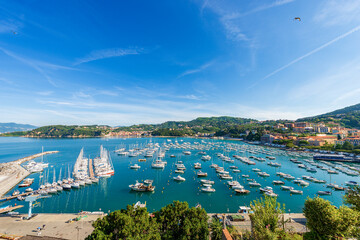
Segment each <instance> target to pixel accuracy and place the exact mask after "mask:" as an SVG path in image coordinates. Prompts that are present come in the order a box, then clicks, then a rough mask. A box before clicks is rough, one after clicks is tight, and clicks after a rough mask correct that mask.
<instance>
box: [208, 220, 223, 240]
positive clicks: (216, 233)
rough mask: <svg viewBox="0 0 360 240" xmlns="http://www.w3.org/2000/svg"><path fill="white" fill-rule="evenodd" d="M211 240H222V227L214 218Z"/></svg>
mask: <svg viewBox="0 0 360 240" xmlns="http://www.w3.org/2000/svg"><path fill="white" fill-rule="evenodd" d="M210 227H211V239H212V240H221V238H222V230H223V228H222V225H221V223H220V221H219V220H218V219H215V218H213V219H212V221H211V225H210Z"/></svg>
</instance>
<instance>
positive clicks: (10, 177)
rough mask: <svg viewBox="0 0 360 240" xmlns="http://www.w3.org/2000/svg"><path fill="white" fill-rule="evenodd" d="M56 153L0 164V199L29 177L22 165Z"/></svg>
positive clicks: (35, 155) (36, 155)
mask: <svg viewBox="0 0 360 240" xmlns="http://www.w3.org/2000/svg"><path fill="white" fill-rule="evenodd" d="M58 152H59V151H48V152H43V153H37V154H34V155H31V156H28V157H24V158H20V159H18V160H15V161H12V162H7V163H1V164H0V197H2V196H4V195H5V194H6V193H7V192H9V191H10V190H11V189H12V188H14V187H15V186H16V185H17V184H19V183H20V182H21V181H22V180H23V179H24V178H26V177H27V176H29V175H30V172H28V171H27V170H26V169H25V168H23V167H22V166H21V164H22V163H24V162H27V161H30V160H32V159H35V158H38V157H41V156H44V155H47V154H53V153H58Z"/></svg>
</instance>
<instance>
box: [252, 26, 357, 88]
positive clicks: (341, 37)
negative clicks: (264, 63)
mask: <svg viewBox="0 0 360 240" xmlns="http://www.w3.org/2000/svg"><path fill="white" fill-rule="evenodd" d="M359 30H360V25H359V26H357V27H354V28H353V29H351V30H350V31H348V32H346V33H344V34H342V35H340V36H338V37H336V38H334V39H332V40H331V41H329V42H327V43H325V44H323V45H321V46H320V47H317V48H315V49H314V50H312V51H310V52H308V53H306V54H305V55H302V56H301V57H298V58H296V59H294V60H292V61H291V62H289V63H287V64H285V65H284V66H282V67H280V68H278V69H276V70H275V71H273V72H271V73H269V74H268V75H266V76H265V77H264V78H262V79H260V80H258V81H256V82H254V83H253V84H252V85H251V86H250V87H249V88H252V87H254V86H256V85H257V84H258V83H259V82H260V81H263V80H265V79H268V78H270V77H272V76H274V75H275V74H277V73H279V72H281V71H283V70H285V69H286V68H288V67H290V66H292V65H294V64H295V63H297V62H299V61H301V60H303V59H305V58H307V57H310V56H311V55H313V54H315V53H317V52H319V51H321V50H323V49H324V48H326V47H328V46H330V45H332V44H334V43H336V42H337V41H339V40H341V39H343V38H346V37H347V36H349V35H351V34H353V33H355V32H357V31H359Z"/></svg>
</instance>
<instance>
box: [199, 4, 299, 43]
mask: <svg viewBox="0 0 360 240" xmlns="http://www.w3.org/2000/svg"><path fill="white" fill-rule="evenodd" d="M294 1H295V0H276V1H273V2H271V3H269V4H265V5H261V6H258V7H256V8H254V9H252V10H249V11H247V12H240V9H238V7H236V4H235V6H234V5H233V4H229V5H227V4H226V3H224V2H223V1H212V2H210V1H208V0H205V1H203V2H202V5H201V9H200V10H201V12H202V11H203V10H204V9H205V8H209V9H211V10H212V11H213V12H215V13H216V14H217V15H218V16H219V20H220V23H221V24H222V25H223V27H224V30H225V33H226V36H227V38H228V39H229V40H232V41H249V42H252V40H253V39H252V38H251V37H249V36H247V35H246V33H244V32H243V30H242V29H241V28H240V26H239V24H238V21H237V20H238V19H239V18H242V17H245V16H248V15H252V14H255V13H258V12H261V11H265V10H268V9H271V8H274V7H279V6H282V5H285V4H288V3H291V2H294ZM250 47H251V44H250Z"/></svg>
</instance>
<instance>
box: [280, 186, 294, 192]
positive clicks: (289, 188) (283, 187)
mask: <svg viewBox="0 0 360 240" xmlns="http://www.w3.org/2000/svg"><path fill="white" fill-rule="evenodd" d="M281 189H282V190H285V191H290V190H292V189H294V188H293V187H290V186H281Z"/></svg>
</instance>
